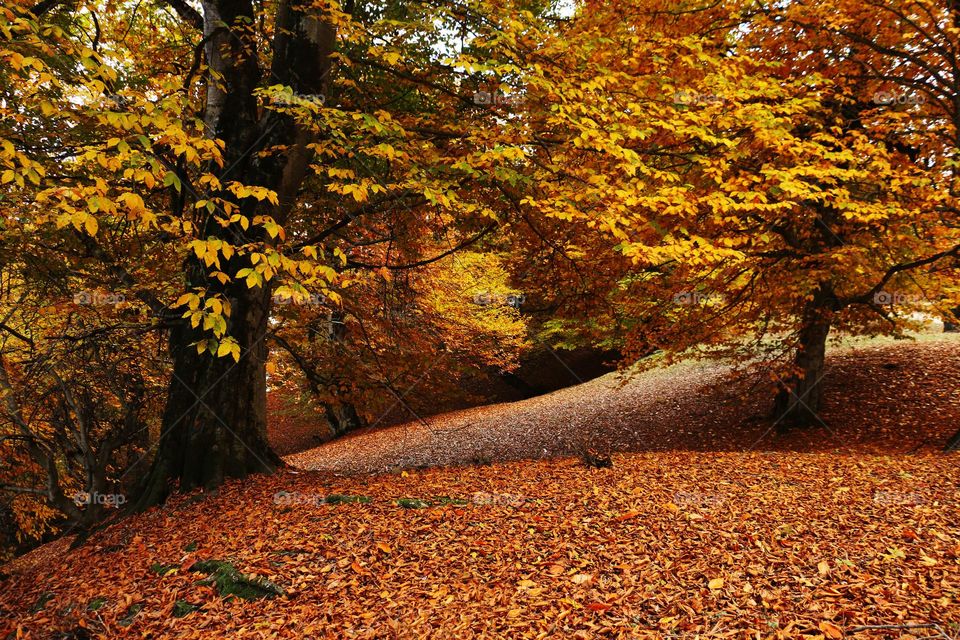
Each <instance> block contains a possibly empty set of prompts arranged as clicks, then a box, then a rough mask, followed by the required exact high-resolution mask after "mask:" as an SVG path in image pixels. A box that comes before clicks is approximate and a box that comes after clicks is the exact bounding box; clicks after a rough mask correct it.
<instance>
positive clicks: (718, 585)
mask: <svg viewBox="0 0 960 640" xmlns="http://www.w3.org/2000/svg"><path fill="white" fill-rule="evenodd" d="M707 586H709V587H710V588H711V589H713V590H717V589H722V588H723V578H714V579H713V580H711V581H710V583H709V584H708V585H707Z"/></svg>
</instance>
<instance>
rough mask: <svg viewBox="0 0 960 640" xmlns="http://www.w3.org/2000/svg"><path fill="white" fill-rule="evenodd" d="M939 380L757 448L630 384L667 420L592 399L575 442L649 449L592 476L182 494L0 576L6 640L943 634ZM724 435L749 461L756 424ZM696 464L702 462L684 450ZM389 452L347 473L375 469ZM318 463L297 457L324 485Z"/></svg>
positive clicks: (338, 482) (705, 416)
mask: <svg viewBox="0 0 960 640" xmlns="http://www.w3.org/2000/svg"><path fill="white" fill-rule="evenodd" d="M957 360H958V355H957V348H956V343H949V342H935V343H931V344H927V345H908V346H900V345H897V346H893V347H891V346H884V347H877V348H873V347H871V348H870V349H868V350H866V351H863V350H861V351H860V352H857V353H852V354H849V355H842V356H839V357H837V358H835V359H834V360H832V362H831V369H830V372H829V373H828V376H831V379H832V381H833V382H834V383H835V384H840V385H845V386H843V389H844V392H843V393H842V394H837V393H834V394H833V395H831V396H830V399H829V402H828V406H827V407H826V410H825V412H824V413H825V419H826V421H827V425H824V426H822V427H821V428H820V429H819V430H813V431H811V432H808V433H806V434H801V435H799V436H792V437H791V438H790V439H783V438H780V439H777V438H775V437H774V435H772V434H771V435H769V436H764V438H762V439H761V441H760V443H759V444H758V445H757V446H756V447H754V449H753V450H748V449H749V446H747V445H748V444H749V443H747V436H746V435H743V436H738V435H736V434H735V435H734V436H730V437H731V438H732V440H730V441H729V442H727V441H719V440H716V438H718V437H719V435H711V434H718V433H719V431H718V430H719V429H720V426H721V425H723V424H725V421H726V420H728V418H726V417H724V416H726V412H728V411H735V410H739V411H741V412H742V413H741V415H745V416H748V417H749V416H750V415H751V414H752V413H751V412H753V411H754V409H757V410H759V407H758V406H757V407H754V405H752V404H751V403H750V402H746V401H744V403H743V404H741V405H739V408H738V406H737V405H734V404H730V405H726V404H723V403H720V404H714V405H709V404H704V403H705V402H706V401H705V400H704V398H707V397H713V396H708V395H706V392H705V393H704V394H703V395H698V394H693V395H691V396H689V398H688V400H687V403H681V404H680V406H675V405H674V404H672V403H673V402H674V399H673V398H674V397H673V396H672V395H670V394H671V393H673V391H674V390H676V389H681V390H682V389H702V388H706V387H702V384H703V383H706V382H709V381H708V380H706V379H705V378H704V377H703V376H699V374H694V375H686V376H683V377H682V379H681V377H680V374H676V375H673V374H671V375H668V376H666V377H662V376H661V377H660V378H657V377H653V378H650V379H648V384H649V385H650V386H652V387H653V388H654V389H658V392H660V393H662V394H664V396H663V398H664V400H663V402H664V403H665V404H664V406H662V407H660V408H659V409H658V408H657V406H656V405H644V406H643V407H641V409H639V410H638V411H637V412H636V413H633V414H629V416H628V417H623V416H620V415H618V414H614V413H611V412H610V411H609V409H610V408H611V406H612V405H611V404H604V403H605V402H607V403H610V402H612V401H611V400H610V397H612V396H610V397H605V396H602V395H598V394H596V389H597V388H598V387H594V396H595V397H594V399H595V402H594V403H592V404H585V405H583V408H584V409H585V410H588V411H589V413H588V414H585V415H584V416H582V421H581V422H578V423H574V425H575V426H576V425H581V426H582V425H584V424H589V425H591V428H592V429H600V430H602V429H601V427H602V426H603V425H608V428H609V431H608V433H610V434H611V437H616V438H618V437H620V435H621V434H623V433H626V432H625V431H623V429H624V428H625V427H623V425H627V424H629V423H630V421H632V422H633V424H635V425H637V427H636V429H635V430H636V431H637V433H638V434H640V436H642V437H643V438H646V441H645V442H642V441H641V439H637V440H634V443H635V444H637V445H638V448H639V445H640V444H644V445H645V446H647V447H648V448H650V449H656V450H655V451H647V452H633V453H619V454H615V455H614V456H613V467H612V468H609V469H595V468H588V467H586V466H584V465H583V464H582V462H580V460H578V459H577V458H575V457H574V458H563V459H546V460H535V461H516V462H508V463H495V464H486V465H477V466H469V467H448V468H435V469H421V470H418V469H408V470H405V471H399V470H398V471H394V472H390V473H380V474H376V475H367V474H359V473H356V472H357V471H359V470H360V469H357V468H342V469H341V470H340V471H341V472H340V473H338V472H336V471H332V470H329V469H328V470H322V471H314V470H297V469H293V468H290V469H286V470H284V471H282V472H281V473H279V474H277V475H275V476H271V477H255V478H250V479H248V480H247V481H244V482H231V483H229V484H228V485H227V486H225V487H224V488H222V489H221V490H220V491H218V492H216V493H215V494H193V495H189V496H177V497H175V498H174V499H173V500H172V501H171V502H170V503H168V504H167V505H166V506H165V507H163V508H159V509H153V510H151V511H149V512H147V513H144V514H141V515H139V516H136V517H133V518H131V519H129V520H127V521H125V522H123V523H121V524H120V525H118V526H114V527H111V528H109V529H107V530H106V531H104V532H102V533H100V534H98V535H96V536H95V537H94V538H93V539H91V540H90V541H89V542H88V543H87V544H86V545H84V546H82V547H80V548H79V549H76V550H73V551H68V550H67V546H68V543H69V539H64V540H62V541H59V542H57V543H54V544H52V545H47V546H45V547H43V548H40V549H38V550H36V551H34V552H32V553H30V554H28V555H27V556H24V557H23V558H20V559H19V560H17V561H16V562H14V563H11V564H8V565H6V566H4V567H2V568H0V571H2V572H3V576H2V578H0V579H2V582H0V638H7V637H10V638H15V637H28V638H116V637H137V638H390V637H396V638H444V639H446V638H469V637H488V638H503V637H511V638H513V637H579V638H604V637H640V638H645V637H651V638H657V637H662V638H698V637H702V638H794V637H796V638H800V637H809V638H818V637H823V638H828V639H834V638H841V637H862V638H883V637H895V638H900V637H931V636H932V637H941V638H943V637H956V636H957V635H960V518H958V514H960V465H958V462H960V457H958V456H957V455H950V456H945V455H940V454H938V453H935V452H934V451H933V448H934V446H935V445H936V444H938V443H939V440H941V439H942V438H943V437H944V435H945V432H946V431H948V426H949V421H951V420H952V424H953V428H956V426H958V425H957V420H956V416H957V414H956V413H955V412H956V409H957V395H956V394H957V389H958V388H960V386H958V384H957V382H958V380H957V371H958V370H960V367H958V366H957V365H958V364H960V362H958V361H957ZM693 371H696V369H693ZM883 372H892V373H893V374H896V375H895V376H893V377H891V378H890V380H889V381H888V382H889V384H887V382H885V380H886V379H885V378H882V377H880V378H878V376H883V375H885V374H884V373H883ZM698 376H699V377H698ZM657 380H660V383H659V384H660V385H661V386H660V387H656V386H655V385H656V384H657V382H656V381H657ZM868 381H872V382H873V384H872V386H871V385H867V382H868ZM598 382H599V381H598ZM590 384H597V382H595V383H590ZM601 384H602V383H601ZM710 388H711V389H713V391H711V392H710V393H721V394H722V393H724V388H723V386H722V385H720V386H717V385H714V386H713V387H710ZM868 388H869V389H872V390H873V392H872V393H870V394H865V393H864V391H865V390H867V389H868ZM572 391H573V390H565V391H561V392H558V393H557V394H552V395H551V396H546V397H544V398H538V399H534V400H532V401H527V403H538V402H539V403H543V404H540V405H536V404H526V403H523V404H522V406H521V407H520V408H521V409H522V411H523V412H528V411H529V407H530V406H541V407H542V409H543V413H542V421H541V423H539V424H541V425H545V426H542V428H541V429H540V430H537V431H535V434H534V436H531V438H534V437H535V438H545V437H546V436H545V435H544V434H545V433H548V431H549V429H551V428H557V425H562V424H567V423H564V422H562V421H558V420H557V416H558V415H559V416H564V415H568V414H567V413H564V412H567V411H569V410H570V409H569V408H568V407H566V406H565V407H563V408H557V407H555V406H554V405H553V404H552V403H551V402H550V401H549V399H550V398H554V400H556V399H557V398H560V399H561V400H562V399H564V398H569V397H570V396H569V395H566V394H569V393H570V392H572ZM581 391H583V389H582V388H581ZM634 393H635V395H634V397H635V398H637V399H640V400H643V401H644V402H652V400H651V397H652V396H646V395H643V393H644V392H640V391H634ZM647 393H652V392H650V391H648V392H647ZM737 393H740V392H739V391H737V390H736V388H735V387H731V388H728V389H727V394H728V395H726V396H722V397H730V398H734V397H738V396H737ZM716 397H721V396H716ZM739 397H740V398H743V397H744V396H743V394H742V393H741V394H740V396H739ZM580 402H586V400H585V399H581V400H580ZM756 402H759V400H756ZM507 406H508V407H513V408H514V409H517V408H518V407H517V404H514V405H507ZM501 410H502V408H492V409H486V410H485V411H487V412H488V413H492V414H494V415H497V413H496V412H499V411H501ZM654 410H660V411H662V413H661V414H654V415H651V414H650V412H651V411H654ZM551 411H553V412H556V413H551ZM678 412H679V415H680V416H681V417H680V418H673V417H672V416H676V415H678ZM951 412H953V413H951ZM457 415H464V414H457ZM466 415H469V413H468V414H466ZM481 415H482V414H481ZM522 415H523V416H524V418H523V420H524V421H526V420H534V416H533V415H532V414H529V415H528V414H527V413H523V414H522ZM657 415H659V416H660V417H659V418H658V417H657ZM668 419H669V420H672V422H669V423H667V425H666V426H663V427H658V428H660V429H662V431H655V430H653V426H651V425H655V423H656V421H657V420H668ZM677 420H687V421H688V422H686V423H685V424H683V425H681V424H679V423H678V422H677ZM519 424H526V422H520V423H519ZM743 424H744V426H743V429H744V430H745V431H749V436H750V438H753V437H754V435H757V436H760V435H762V434H763V432H764V431H765V430H766V429H768V428H769V426H770V425H769V423H767V424H766V425H764V424H762V423H761V422H760V421H754V422H751V421H746V422H744V423H743ZM924 424H926V425H927V429H926V430H924V428H923V425H924ZM681 426H683V428H682V429H681ZM397 429H399V428H398V427H393V428H391V430H387V431H384V432H381V433H384V434H389V433H391V432H392V433H394V434H395V436H396V434H399V433H402V431H397ZM633 431H634V429H631V430H630V431H629V432H630V433H632V432H633ZM676 431H680V432H681V433H680V434H679V435H676V434H675V432H676ZM687 432H694V433H700V434H701V435H703V434H706V435H704V436H703V438H701V439H700V440H697V439H695V438H692V436H688V435H686V434H687ZM754 432H756V434H755V433H754ZM597 433H599V431H597ZM657 433H661V434H662V435H661V436H658V437H667V436H670V437H675V438H677V439H676V440H667V441H665V442H664V441H660V440H657V439H656V438H655V437H654V434H657ZM373 436H376V437H377V438H381V437H383V436H381V435H378V434H370V435H367V436H361V437H373ZM739 437H742V438H743V440H742V441H737V440H736V438H739ZM518 438H519V436H518ZM704 438H706V440H704ZM558 440H560V436H557V437H555V438H554V442H555V443H556V442H557V441H558ZM704 441H706V442H711V443H713V445H715V446H716V447H717V449H718V450H717V451H703V450H693V449H695V447H693V446H685V445H686V444H689V443H692V442H698V443H702V442H704ZM383 442H386V443H388V446H385V447H384V450H382V451H380V452H379V454H377V455H373V454H370V453H366V454H363V452H364V451H367V452H369V451H370V450H371V449H370V447H372V445H371V444H370V443H369V442H368V443H367V444H366V445H365V447H366V448H364V447H359V448H358V452H359V453H361V454H363V455H370V456H371V457H370V458H369V459H368V460H367V462H369V463H370V464H371V466H373V467H375V466H377V465H380V464H383V463H384V461H389V460H391V458H390V456H391V455H394V454H392V453H390V452H391V451H392V448H391V447H393V446H394V444H392V441H391V440H389V439H387V440H384V441H383ZM545 442H546V441H545V440H544V441H541V440H536V441H535V445H536V446H537V447H539V446H540V445H541V444H542V443H545ZM738 442H741V443H746V444H741V445H740V446H741V448H742V449H744V450H742V451H724V450H722V449H725V448H727V446H726V445H729V447H731V448H732V447H733V446H734V445H736V444H737V443H738ZM818 443H819V449H820V450H819V451H818V450H817V448H818V447H817V444H818ZM521 444H523V446H524V447H526V449H524V450H527V451H531V450H533V448H534V443H533V441H531V442H529V443H526V444H524V443H523V441H522V438H521ZM720 444H723V445H724V446H718V445H720ZM331 446H332V445H326V446H325V447H323V448H321V449H319V450H317V451H314V452H310V453H309V456H312V459H313V460H315V461H324V460H325V461H326V466H330V467H332V468H337V465H336V464H335V463H336V461H337V460H339V457H338V456H339V454H338V453H336V449H334V450H333V453H324V452H325V451H326V450H327V449H328V447H331ZM337 446H340V445H337ZM785 448H792V449H793V450H785ZM477 450H479V449H477ZM428 451H432V449H428ZM511 451H513V450H511ZM884 451H887V453H884ZM324 456H327V457H324ZM371 461H376V462H375V463H374V462H371ZM395 462H396V461H394V463H395ZM394 463H391V464H394ZM318 466H324V465H323V464H318ZM387 466H390V465H387ZM343 471H350V472H351V473H349V474H345V473H342V472H343ZM924 625H926V626H924ZM883 626H898V627H899V628H896V629H880V628H874V627H883Z"/></svg>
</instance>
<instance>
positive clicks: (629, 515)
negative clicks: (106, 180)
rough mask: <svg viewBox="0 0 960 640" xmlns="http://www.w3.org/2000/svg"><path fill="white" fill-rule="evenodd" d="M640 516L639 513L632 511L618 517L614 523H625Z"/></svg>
mask: <svg viewBox="0 0 960 640" xmlns="http://www.w3.org/2000/svg"><path fill="white" fill-rule="evenodd" d="M638 515H640V512H639V511H630V512H629V513H625V514H623V515H622V516H617V517H616V518H614V519H613V521H614V522H623V521H624V520H630V519H631V518H636V517H637V516H638Z"/></svg>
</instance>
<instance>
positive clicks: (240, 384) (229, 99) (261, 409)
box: [131, 0, 336, 509]
mask: <svg viewBox="0 0 960 640" xmlns="http://www.w3.org/2000/svg"><path fill="white" fill-rule="evenodd" d="M202 4H203V14H204V15H203V24H204V34H205V37H206V39H207V43H206V48H205V55H206V59H207V60H206V61H207V65H208V67H209V68H210V70H211V74H210V76H211V77H209V78H208V81H207V96H206V97H207V102H206V113H205V116H204V119H205V122H206V125H207V129H208V133H209V134H210V135H211V137H216V138H217V139H219V140H221V141H222V142H223V160H224V164H223V175H222V176H221V178H224V177H225V176H227V175H229V177H230V179H231V180H237V181H239V182H240V183H242V184H245V185H256V186H261V187H266V188H268V189H272V190H274V191H275V192H276V193H277V197H278V201H279V203H278V205H276V206H273V207H269V206H267V205H266V204H260V203H257V202H251V199H249V198H248V199H246V200H244V201H243V202H238V201H237V200H236V199H235V198H233V196H232V195H231V194H230V192H229V191H226V190H225V191H222V192H220V193H218V194H216V195H217V196H218V197H219V198H221V199H223V200H227V201H232V203H233V204H234V205H236V206H237V207H238V209H237V211H238V212H239V213H240V214H241V215H243V216H245V217H246V218H247V220H255V219H256V216H257V215H269V216H271V217H272V218H273V220H274V221H275V222H277V223H278V224H281V225H282V224H284V222H285V221H286V216H287V214H288V212H289V211H290V209H291V208H292V207H293V206H294V205H295V203H296V196H297V192H298V190H299V188H300V186H301V185H302V183H303V180H304V177H305V175H306V171H307V167H308V164H309V158H310V156H311V151H310V150H309V146H308V145H309V144H310V143H311V142H312V141H313V139H314V136H313V133H312V132H311V131H310V130H308V129H305V128H303V127H301V126H300V125H299V124H298V123H297V121H296V120H295V119H294V118H293V117H292V116H290V115H287V114H284V113H279V112H275V111H270V110H265V111H262V110H261V109H260V107H259V105H258V99H257V97H256V95H255V90H256V88H257V87H258V86H260V85H261V83H262V80H263V77H264V74H265V73H266V70H265V69H261V67H260V61H259V59H258V56H257V55H256V54H255V52H256V50H257V46H258V45H257V43H256V41H255V39H254V38H253V37H252V35H251V32H250V31H249V30H248V29H247V28H246V26H245V25H248V24H251V23H253V22H254V20H253V18H254V14H255V7H254V3H253V2H252V0H203V3H202ZM276 11H277V14H276V34H275V36H274V40H273V43H272V47H271V49H272V51H273V59H272V61H271V69H270V71H269V73H270V76H271V84H273V83H274V82H276V81H279V82H281V83H283V84H286V85H288V86H290V87H291V88H292V89H293V91H294V92H295V93H298V94H304V95H315V94H321V93H323V92H324V89H325V87H326V86H327V74H328V72H329V70H330V68H331V54H332V52H333V49H334V46H335V43H336V32H335V30H334V28H333V26H332V25H331V24H329V23H327V22H325V21H324V20H323V19H322V18H321V17H320V16H319V15H317V14H316V13H313V12H314V10H313V9H312V8H311V6H310V5H309V3H304V4H301V3H299V2H297V1H296V0H281V1H280V2H279V3H278V4H277V5H276ZM278 148H283V150H284V151H283V153H282V154H280V153H278V152H277V151H276V149H278ZM265 150H272V151H270V153H268V154H266V155H264V154H262V153H261V152H262V151H265ZM200 237H203V238H209V237H215V238H218V239H221V240H223V241H225V242H227V243H229V244H231V245H234V246H242V245H245V244H257V243H263V244H269V243H270V242H271V241H270V239H269V238H268V237H267V236H266V235H265V233H264V231H263V229H262V228H259V227H255V226H250V227H249V228H247V227H246V226H243V225H241V224H240V223H238V222H235V223H232V224H228V225H226V226H223V225H221V224H220V223H219V222H218V221H217V220H215V219H214V218H213V216H210V217H208V219H207V220H206V221H205V223H204V224H203V225H202V232H201V234H200ZM224 261H225V262H227V264H224V265H222V266H218V268H222V270H223V271H224V272H225V273H227V274H229V275H232V276H234V278H235V279H234V280H233V281H231V282H229V283H228V284H226V285H223V284H221V283H220V282H219V281H218V279H217V278H216V277H215V276H214V274H212V273H210V269H209V268H208V267H206V266H204V265H203V264H201V263H200V262H199V261H198V260H197V259H195V258H193V257H192V256H191V257H190V258H189V259H188V260H187V261H186V263H185V273H186V281H187V282H186V284H187V286H188V287H189V288H190V289H200V290H204V291H205V292H206V295H208V296H209V295H218V294H221V295H223V296H225V297H227V298H228V299H229V300H230V307H231V311H230V314H229V318H228V326H227V335H229V336H231V337H232V338H234V339H235V340H236V341H237V343H238V344H239V345H240V359H239V361H234V359H233V358H232V357H214V356H213V355H212V354H210V353H207V352H204V353H197V349H196V346H195V344H196V343H197V341H198V340H200V339H206V338H209V337H210V335H209V334H208V333H207V334H204V333H203V332H202V331H200V330H196V329H193V328H191V327H190V326H189V325H188V324H184V323H181V324H178V325H176V326H175V327H174V328H173V329H172V330H171V335H170V353H171V356H172V358H173V375H172V377H171V382H170V389H169V392H168V396H167V404H166V408H165V410H164V415H163V422H162V427H161V436H160V441H159V443H158V445H157V452H156V455H155V456H154V459H153V465H152V467H151V469H150V472H149V474H148V476H147V478H146V480H145V484H144V488H143V491H142V492H141V494H140V496H139V498H138V500H137V501H136V502H135V503H133V504H132V505H131V506H132V507H133V508H134V509H144V508H146V507H149V506H150V505H153V504H156V503H158V502H161V501H162V500H163V499H164V498H165V497H166V495H167V494H168V493H169V492H170V490H171V489H172V488H173V485H175V484H176V485H178V486H179V488H180V490H189V489H193V488H196V487H206V488H213V487H216V486H217V485H219V484H220V483H221V482H223V480H224V479H225V478H242V477H244V476H246V475H248V474H250V473H254V472H269V471H271V470H273V469H274V468H275V467H276V466H277V465H278V464H280V463H281V461H280V459H279V458H278V457H277V456H276V455H275V454H274V453H273V452H272V450H271V449H270V445H269V444H268V442H267V414H266V366H265V365H266V359H267V345H266V342H265V338H266V332H267V326H268V319H269V315H270V286H269V285H268V284H264V286H263V287H255V288H253V289H250V288H248V287H247V286H246V284H245V283H244V281H243V279H241V278H236V274H237V272H238V271H239V270H240V269H242V268H248V267H251V266H252V263H251V261H250V259H249V257H248V256H243V255H241V254H240V253H239V252H238V253H237V254H235V255H234V256H233V257H232V258H226V257H225V258H224Z"/></svg>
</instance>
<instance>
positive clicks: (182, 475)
mask: <svg viewBox="0 0 960 640" xmlns="http://www.w3.org/2000/svg"><path fill="white" fill-rule="evenodd" d="M268 303H269V289H260V288H257V289H243V288H238V290H237V291H236V296H235V297H234V298H233V306H234V308H233V313H232V314H231V319H230V320H231V322H230V324H231V326H230V329H229V333H230V335H232V336H233V337H234V338H236V340H237V342H238V343H239V344H240V359H239V361H236V362H235V361H234V359H233V358H230V357H226V358H215V357H212V356H211V355H210V354H209V353H202V354H198V353H197V349H196V347H195V346H194V345H193V343H194V341H195V340H196V339H197V338H198V337H199V334H198V333H197V332H196V331H195V330H192V329H191V328H190V327H189V326H188V325H180V326H178V327H176V328H175V329H174V330H173V331H172V332H171V336H170V349H171V356H172V357H173V375H172V376H171V381H170V388H169V392H168V396H167V405H166V408H165V410H164V414H163V424H162V433H161V438H160V443H159V445H158V450H157V453H156V456H155V458H154V464H153V467H152V468H151V471H150V475H149V476H148V479H147V483H146V487H145V489H144V491H143V493H142V495H141V497H140V500H139V503H138V505H137V506H138V507H141V508H142V507H147V506H150V505H151V504H155V503H157V502H160V501H162V500H163V499H164V498H165V497H166V495H167V494H168V493H169V492H170V490H171V489H172V488H173V487H172V485H173V483H177V484H178V485H179V488H180V490H183V491H186V490H190V489H193V488H197V487H205V488H212V487H216V486H217V485H219V484H220V483H221V482H223V480H224V479H225V478H242V477H245V476H246V475H248V474H250V473H256V472H269V471H272V470H273V469H274V468H275V467H276V466H278V465H279V464H281V461H280V459H279V458H278V457H277V456H276V455H275V454H274V453H273V452H272V450H271V449H270V445H269V444H268V442H267V407H266V366H265V365H266V358H267V346H266V342H265V340H264V335H265V332H266V330H267V317H268V314H269V304H268Z"/></svg>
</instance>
